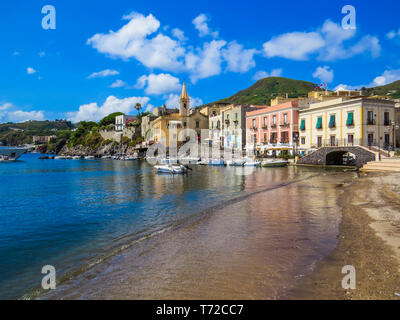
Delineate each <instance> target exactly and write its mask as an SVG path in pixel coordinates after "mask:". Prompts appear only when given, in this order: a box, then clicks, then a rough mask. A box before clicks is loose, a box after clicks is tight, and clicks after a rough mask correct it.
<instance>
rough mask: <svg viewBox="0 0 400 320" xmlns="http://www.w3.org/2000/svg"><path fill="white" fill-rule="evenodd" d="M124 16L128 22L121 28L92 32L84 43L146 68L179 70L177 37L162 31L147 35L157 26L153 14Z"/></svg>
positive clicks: (182, 54)
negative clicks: (105, 31)
mask: <svg viewBox="0 0 400 320" xmlns="http://www.w3.org/2000/svg"><path fill="white" fill-rule="evenodd" d="M123 19H125V20H129V22H128V23H127V24H126V25H124V26H123V27H122V28H121V29H119V30H118V31H116V32H114V31H110V32H109V33H107V34H103V33H98V34H95V35H94V36H93V37H91V38H90V39H89V40H88V41H87V44H89V45H92V46H93V47H94V48H96V49H97V50H98V51H99V52H102V53H105V54H108V55H110V56H112V57H116V58H122V59H129V58H135V59H137V60H138V61H139V62H141V63H142V64H143V65H144V66H146V67H148V68H161V69H164V70H178V69H179V68H181V67H182V63H181V62H180V61H179V59H181V58H182V57H183V56H184V53H185V49H184V48H182V47H181V46H180V45H179V43H178V42H177V41H175V40H173V39H171V38H170V37H168V36H165V35H163V34H161V33H159V34H157V35H156V36H155V37H153V38H148V36H150V35H152V34H153V33H155V32H156V31H157V30H158V29H159V27H160V22H159V21H158V20H157V19H156V18H155V17H154V16H153V15H152V14H149V15H148V16H147V17H145V16H144V15H142V14H140V13H135V12H134V13H132V14H130V15H128V16H125V17H124V18H123Z"/></svg>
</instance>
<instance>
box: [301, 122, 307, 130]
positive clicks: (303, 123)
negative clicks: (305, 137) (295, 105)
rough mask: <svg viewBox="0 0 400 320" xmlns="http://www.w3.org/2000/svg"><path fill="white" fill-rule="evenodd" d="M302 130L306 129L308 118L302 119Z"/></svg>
mask: <svg viewBox="0 0 400 320" xmlns="http://www.w3.org/2000/svg"><path fill="white" fill-rule="evenodd" d="M300 130H306V120H305V119H302V120H301V125H300Z"/></svg>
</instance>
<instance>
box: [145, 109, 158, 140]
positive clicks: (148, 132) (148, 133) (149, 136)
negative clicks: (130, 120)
mask: <svg viewBox="0 0 400 320" xmlns="http://www.w3.org/2000/svg"><path fill="white" fill-rule="evenodd" d="M155 119H157V117H156V116H155V115H154V114H149V115H147V116H144V117H142V123H141V133H142V137H143V139H144V141H145V142H150V141H152V140H153V130H152V127H153V121H154V120H155Z"/></svg>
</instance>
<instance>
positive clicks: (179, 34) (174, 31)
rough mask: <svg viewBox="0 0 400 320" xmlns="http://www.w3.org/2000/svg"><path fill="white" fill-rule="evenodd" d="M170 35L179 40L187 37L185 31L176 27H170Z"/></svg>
mask: <svg viewBox="0 0 400 320" xmlns="http://www.w3.org/2000/svg"><path fill="white" fill-rule="evenodd" d="M172 35H173V36H174V37H175V38H177V39H178V40H180V41H185V40H187V38H186V37H185V33H184V32H183V31H182V30H181V29H178V28H174V29H172Z"/></svg>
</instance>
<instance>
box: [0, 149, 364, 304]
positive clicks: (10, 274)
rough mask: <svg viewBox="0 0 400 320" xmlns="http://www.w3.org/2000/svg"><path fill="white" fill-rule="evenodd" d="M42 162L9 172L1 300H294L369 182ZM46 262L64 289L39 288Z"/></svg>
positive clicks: (342, 176) (278, 171)
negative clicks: (349, 194) (347, 191)
mask: <svg viewBox="0 0 400 320" xmlns="http://www.w3.org/2000/svg"><path fill="white" fill-rule="evenodd" d="M38 157H39V156H38V155H33V154H26V155H23V156H22V157H21V159H20V161H17V162H14V163H8V164H7V165H2V166H0V176H1V180H2V181H7V184H1V186H0V189H1V190H0V191H1V192H0V195H1V201H0V206H1V207H0V215H1V224H0V235H1V237H0V255H1V257H2V261H1V264H0V274H1V278H0V297H1V298H2V299H6V298H41V299H42V298H44V299H48V298H50V299H97V298H99V299H114V298H115V299H126V298H137V299H149V298H152V299H161V298H164V299H166V298H167V299H169V298H171V299H175V298H176V299H188V298H189V299H197V298H198V299H225V298H226V299H278V298H285V297H288V294H290V292H291V290H294V289H296V286H298V285H301V283H302V281H304V278H307V276H309V275H311V274H313V270H314V269H315V268H316V266H318V265H319V263H320V262H321V261H323V260H324V258H326V257H327V256H329V254H330V253H331V252H332V251H333V250H334V249H335V247H336V245H337V236H338V234H339V225H340V221H341V218H342V210H341V207H340V205H339V203H338V198H339V196H340V195H341V194H342V192H343V186H345V185H349V184H351V183H353V181H354V180H357V179H358V177H357V173H355V172H341V171H335V170H321V169H313V168H301V167H287V168H261V167H260V168H246V167H211V166H192V169H193V170H192V171H190V172H189V173H188V174H187V175H160V174H156V173H155V172H154V170H153V167H152V166H150V165H149V164H147V162H146V161H115V160H76V161H72V160H71V161H69V160H39V159H38ZM246 170H251V171H250V172H247V173H246V174H244V173H245V172H244V171H246ZM6 200H7V201H6ZM44 265H53V266H54V267H55V268H56V270H57V281H58V285H57V289H56V290H54V291H50V292H44V291H43V290H41V289H39V288H40V284H41V279H42V277H43V275H42V274H41V269H42V267H43V266H44ZM210 284H212V285H210ZM333 298H335V297H333Z"/></svg>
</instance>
